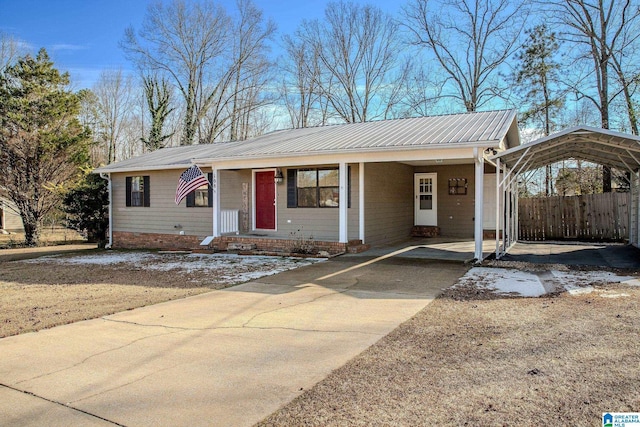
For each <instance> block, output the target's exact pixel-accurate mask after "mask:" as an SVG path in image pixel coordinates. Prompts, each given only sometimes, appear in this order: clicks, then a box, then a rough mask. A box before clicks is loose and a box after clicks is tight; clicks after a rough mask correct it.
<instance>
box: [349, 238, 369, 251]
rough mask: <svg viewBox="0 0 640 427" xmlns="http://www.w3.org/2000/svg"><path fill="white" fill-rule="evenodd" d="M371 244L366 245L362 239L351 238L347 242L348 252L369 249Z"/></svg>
mask: <svg viewBox="0 0 640 427" xmlns="http://www.w3.org/2000/svg"><path fill="white" fill-rule="evenodd" d="M370 248H371V245H365V244H364V243H362V240H349V243H347V252H349V253H350V254H359V253H360V252H364V251H368V250H369V249H370Z"/></svg>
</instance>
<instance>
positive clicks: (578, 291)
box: [564, 284, 595, 296]
mask: <svg viewBox="0 0 640 427" xmlns="http://www.w3.org/2000/svg"><path fill="white" fill-rule="evenodd" d="M564 289H565V290H566V291H567V292H568V293H569V295H574V296H575V295H586V294H590V293H591V292H593V291H594V290H595V288H594V287H593V286H577V285H571V284H567V285H564Z"/></svg>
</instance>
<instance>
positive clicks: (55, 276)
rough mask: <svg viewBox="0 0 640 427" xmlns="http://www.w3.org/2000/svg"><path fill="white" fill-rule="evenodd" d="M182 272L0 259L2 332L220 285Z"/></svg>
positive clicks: (27, 329) (35, 327) (68, 320)
mask: <svg viewBox="0 0 640 427" xmlns="http://www.w3.org/2000/svg"><path fill="white" fill-rule="evenodd" d="M189 278H190V277H189V276H188V275H185V274H184V273H181V272H172V271H163V272H159V271H146V270H144V269H135V268H134V269H131V268H123V267H114V266H95V265H71V266H70V265H63V264H61V265H51V264H27V263H22V262H2V261H0V338H2V337H6V336H9V335H16V334H20V333H24V332H30V331H37V330H40V329H45V328H50V327H52V326H57V325H62V324H66V323H72V322H77V321H79V320H85V319H93V318H96V317H100V316H105V315H108V314H112V313H116V312H119V311H124V310H129V309H133V308H136V307H142V306H145V305H150V304H156V303H159V302H162V301H168V300H172V299H177V298H183V297H187V296H190V295H196V294H199V293H203V292H207V291H210V290H211V289H217V288H220V287H223V286H222V285H220V284H213V283H211V282H208V281H206V280H205V281H201V282H190V281H189Z"/></svg>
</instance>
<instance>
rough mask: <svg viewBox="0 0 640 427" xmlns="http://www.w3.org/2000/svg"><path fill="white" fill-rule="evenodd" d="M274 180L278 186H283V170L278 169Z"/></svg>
mask: <svg viewBox="0 0 640 427" xmlns="http://www.w3.org/2000/svg"><path fill="white" fill-rule="evenodd" d="M273 180H274V181H275V183H276V184H282V181H284V178H283V177H282V169H280V168H278V169H276V174H275V175H274V177H273Z"/></svg>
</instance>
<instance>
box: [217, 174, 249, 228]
mask: <svg viewBox="0 0 640 427" xmlns="http://www.w3.org/2000/svg"><path fill="white" fill-rule="evenodd" d="M243 184H247V185H246V188H247V191H246V193H243ZM251 195H252V192H251V170H249V169H245V170H239V171H229V170H222V171H220V209H223V210H225V209H233V210H237V211H238V212H239V213H240V214H239V220H238V221H239V223H238V225H239V228H240V232H241V233H247V232H249V231H250V230H251V215H252V214H251V212H252V209H253V208H252V206H253V200H252V197H251ZM243 197H246V198H247V212H246V215H247V218H246V221H243V218H244V215H245V212H243V208H242V206H243V203H242V202H243ZM209 210H210V209H209ZM211 215H213V213H211V214H210V216H211ZM244 224H247V226H246V227H244ZM209 234H211V233H209Z"/></svg>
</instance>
